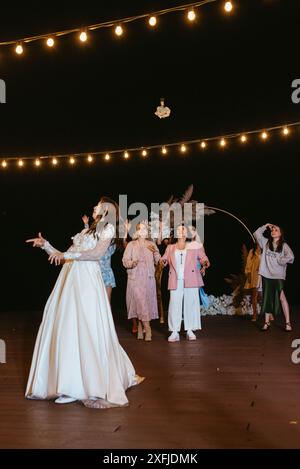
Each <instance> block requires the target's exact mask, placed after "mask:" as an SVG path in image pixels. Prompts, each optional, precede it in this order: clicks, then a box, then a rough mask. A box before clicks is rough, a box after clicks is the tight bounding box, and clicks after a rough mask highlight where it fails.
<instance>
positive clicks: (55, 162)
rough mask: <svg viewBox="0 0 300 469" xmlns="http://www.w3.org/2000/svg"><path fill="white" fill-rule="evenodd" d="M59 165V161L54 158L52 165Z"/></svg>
mask: <svg viewBox="0 0 300 469" xmlns="http://www.w3.org/2000/svg"><path fill="white" fill-rule="evenodd" d="M57 163H58V161H57V159H56V158H52V164H53V166H56V165H57Z"/></svg>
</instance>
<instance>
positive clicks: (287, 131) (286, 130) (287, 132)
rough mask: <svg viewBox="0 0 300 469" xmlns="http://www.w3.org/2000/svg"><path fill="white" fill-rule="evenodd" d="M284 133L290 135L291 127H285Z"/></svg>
mask: <svg viewBox="0 0 300 469" xmlns="http://www.w3.org/2000/svg"><path fill="white" fill-rule="evenodd" d="M282 133H283V135H288V134H289V133H290V129H289V128H288V127H284V128H283V129H282Z"/></svg>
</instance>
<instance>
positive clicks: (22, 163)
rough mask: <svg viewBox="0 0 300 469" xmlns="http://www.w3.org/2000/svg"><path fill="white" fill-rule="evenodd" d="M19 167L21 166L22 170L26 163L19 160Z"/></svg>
mask: <svg viewBox="0 0 300 469" xmlns="http://www.w3.org/2000/svg"><path fill="white" fill-rule="evenodd" d="M18 165H19V166H20V168H21V167H22V166H24V161H23V160H19V161H18Z"/></svg>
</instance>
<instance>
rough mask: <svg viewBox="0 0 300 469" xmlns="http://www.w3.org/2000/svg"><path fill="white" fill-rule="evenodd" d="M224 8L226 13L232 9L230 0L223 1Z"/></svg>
mask: <svg viewBox="0 0 300 469" xmlns="http://www.w3.org/2000/svg"><path fill="white" fill-rule="evenodd" d="M224 10H225V11H226V13H230V12H231V11H232V10H233V5H232V2H225V5H224Z"/></svg>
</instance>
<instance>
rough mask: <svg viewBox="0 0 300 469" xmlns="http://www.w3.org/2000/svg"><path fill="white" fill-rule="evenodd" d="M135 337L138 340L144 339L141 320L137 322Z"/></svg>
mask: <svg viewBox="0 0 300 469" xmlns="http://www.w3.org/2000/svg"><path fill="white" fill-rule="evenodd" d="M137 338H138V339H139V340H144V332H143V324H142V321H139V324H138V335H137Z"/></svg>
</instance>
